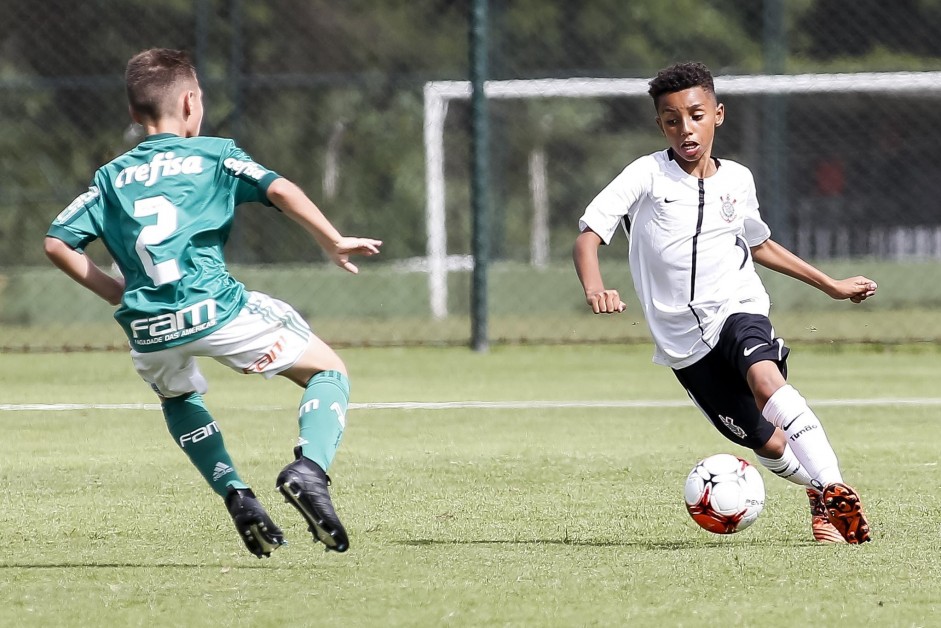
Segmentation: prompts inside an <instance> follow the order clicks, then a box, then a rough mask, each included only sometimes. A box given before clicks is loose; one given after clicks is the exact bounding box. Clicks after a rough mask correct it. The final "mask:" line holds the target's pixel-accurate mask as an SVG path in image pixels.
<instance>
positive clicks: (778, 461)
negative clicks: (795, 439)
mask: <svg viewBox="0 0 941 628" xmlns="http://www.w3.org/2000/svg"><path fill="white" fill-rule="evenodd" d="M755 455H756V456H757V457H758V462H760V463H761V464H762V466H764V467H765V468H766V469H768V470H769V471H771V473H773V474H775V475H776V476H778V477H779V478H783V479H785V480H787V481H788V482H793V483H794V484H800V485H801V486H804V487H807V488H814V486H813V484H812V483H811V477H810V475H809V474H808V473H807V471H805V470H804V467H803V466H801V463H800V460H798V459H797V456H795V455H794V451H793V450H792V449H791V446H790V445H787V444H785V445H784V455H782V456H781V457H780V458H765V457H763V456H758V455H757V454H755Z"/></svg>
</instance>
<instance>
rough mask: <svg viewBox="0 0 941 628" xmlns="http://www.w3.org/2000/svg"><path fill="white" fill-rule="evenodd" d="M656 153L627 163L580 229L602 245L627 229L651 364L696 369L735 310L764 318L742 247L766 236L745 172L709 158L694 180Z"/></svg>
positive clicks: (763, 295) (761, 294) (763, 297)
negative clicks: (708, 171) (711, 169)
mask: <svg viewBox="0 0 941 628" xmlns="http://www.w3.org/2000/svg"><path fill="white" fill-rule="evenodd" d="M670 155H671V153H670V151H669V150H664V151H660V152H657V153H653V154H651V155H647V156H645V157H641V158H639V159H637V160H636V161H634V162H633V163H631V164H630V165H628V166H627V167H626V168H625V169H624V170H623V171H622V172H621V174H619V175H618V176H617V177H616V178H615V179H614V180H613V181H612V182H611V183H610V184H608V186H607V187H605V188H604V189H603V190H602V191H601V192H600V193H599V194H598V196H597V197H595V199H594V200H593V201H592V202H591V204H589V205H588V208H587V209H586V210H585V213H584V215H583V216H582V217H581V219H580V220H579V229H580V230H581V231H584V230H585V229H591V230H592V231H594V232H595V233H596V234H598V236H600V237H601V239H602V240H603V241H604V243H605V244H610V242H611V239H612V238H613V237H614V234H615V231H616V230H617V228H618V225H621V226H622V227H623V228H624V230H625V231H626V233H627V236H628V243H629V251H630V252H629V257H628V260H629V263H630V268H631V276H632V277H633V279H634V289H635V290H636V292H637V298H638V299H639V301H640V304H641V306H642V307H643V310H644V317H645V318H646V321H647V326H648V327H649V328H650V332H651V334H652V335H653V339H654V343H655V344H656V352H655V353H654V362H656V363H657V364H662V365H664V366H670V367H672V368H683V367H685V366H689V365H690V364H693V363H695V362H696V361H697V360H699V359H700V358H702V357H703V356H704V355H706V354H707V353H708V352H709V351H710V350H711V349H712V347H714V346H715V344H716V342H717V341H718V338H719V333H720V332H721V331H722V325H723V324H724V323H725V319H726V318H728V316H729V315H731V314H735V313H738V312H748V313H752V314H763V315H765V316H767V315H768V311H769V308H770V299H769V298H768V293H767V292H766V291H765V288H764V286H763V285H762V283H761V279H760V278H759V277H758V274H757V273H756V272H755V265H754V263H753V262H752V256H751V250H750V247H753V246H757V245H759V244H761V243H762V242H764V241H765V240H767V239H768V238H769V237H770V236H771V230H770V229H769V228H768V225H767V224H765V223H764V221H763V220H762V219H761V216H760V214H759V213H758V197H757V194H756V193H755V182H754V179H753V178H752V174H751V171H749V170H748V168H746V167H745V166H742V165H741V164H738V163H735V162H733V161H729V160H726V159H723V160H722V161H721V162H720V161H718V160H717V163H718V165H719V168H718V171H717V172H716V174H714V175H713V176H711V177H708V178H706V179H698V178H696V177H694V176H692V175H689V174H687V173H686V172H685V171H683V169H682V168H680V166H679V165H678V164H677V163H676V162H675V161H673V160H672V159H671V158H670Z"/></svg>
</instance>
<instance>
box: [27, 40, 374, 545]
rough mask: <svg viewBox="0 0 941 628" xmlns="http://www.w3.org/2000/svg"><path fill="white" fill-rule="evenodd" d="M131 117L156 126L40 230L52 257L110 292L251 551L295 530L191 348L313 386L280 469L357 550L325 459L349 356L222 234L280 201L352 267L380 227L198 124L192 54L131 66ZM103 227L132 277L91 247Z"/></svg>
mask: <svg viewBox="0 0 941 628" xmlns="http://www.w3.org/2000/svg"><path fill="white" fill-rule="evenodd" d="M125 79H126V84H127V95H128V100H129V104H130V113H131V117H132V118H133V119H134V120H135V121H136V122H138V123H139V124H140V125H142V126H143V128H144V130H145V131H146V137H145V138H144V140H143V141H142V142H141V143H140V144H139V145H137V146H136V147H135V148H133V149H131V150H130V151H128V152H126V153H125V154H123V155H121V156H120V157H118V158H116V159H114V160H113V161H111V162H110V163H108V164H105V165H104V166H102V167H101V168H99V169H98V171H97V172H96V173H95V176H94V180H93V181H92V184H91V186H90V187H89V189H88V191H87V192H85V193H84V194H82V195H81V196H79V197H78V198H76V199H75V200H74V201H73V202H72V203H71V204H70V205H69V206H68V207H66V208H65V209H64V210H63V211H62V213H60V214H59V216H58V217H57V218H56V219H55V221H54V222H53V223H52V226H51V227H50V228H49V231H48V233H47V236H46V240H45V250H46V254H47V255H48V257H49V258H50V259H51V260H52V262H53V263H54V264H55V265H56V266H57V267H59V268H60V269H61V270H63V271H64V272H65V273H66V274H68V275H69V276H70V277H72V278H73V279H74V280H75V281H77V282H78V283H80V284H81V285H83V286H85V287H86V288H88V289H89V290H91V291H92V292H94V293H95V294H97V295H98V296H100V297H102V298H103V299H105V300H106V301H108V302H109V303H111V304H112V305H118V306H119V307H118V309H117V311H116V312H115V319H116V320H117V321H118V323H120V325H121V327H122V328H123V329H124V331H125V333H126V334H127V337H128V340H129V344H130V348H131V359H132V361H133V363H134V367H135V369H136V370H137V372H138V373H139V374H140V376H141V377H142V378H143V379H144V380H145V381H146V382H147V383H148V384H150V386H151V387H152V388H153V390H154V391H155V392H156V393H157V395H158V396H159V397H160V401H161V406H162V408H163V414H164V417H165V418H166V422H167V427H168V429H169V431H170V434H171V436H172V437H173V439H174V441H176V443H177V445H178V446H179V447H180V448H182V449H183V451H184V453H186V455H187V456H188V457H189V459H190V460H191V461H192V463H193V464H194V465H195V466H196V468H197V469H198V470H199V472H200V473H201V474H202V475H203V477H204V478H205V479H206V481H207V482H208V483H209V485H210V486H211V487H212V489H213V490H214V491H215V492H216V493H218V494H219V496H221V497H222V498H223V499H224V501H225V504H226V507H227V509H228V511H229V513H230V515H231V516H232V519H233V521H234V522H235V527H236V529H237V530H238V532H239V534H240V535H241V537H242V540H243V541H244V542H245V545H246V547H248V549H249V551H251V552H252V553H253V554H255V555H256V556H258V557H261V556H269V555H270V554H271V552H272V551H274V550H275V549H277V548H278V547H279V546H280V545H282V544H283V543H284V537H283V535H282V533H281V530H280V529H279V528H278V527H277V526H276V525H275V524H274V522H272V521H271V519H270V517H269V516H268V514H267V513H266V512H265V509H264V508H263V507H262V505H261V504H260V503H259V501H258V499H257V498H256V496H255V494H254V493H253V492H252V490H251V489H250V488H249V486H248V485H247V484H246V483H245V482H244V481H243V480H242V478H241V477H240V476H239V474H238V472H237V471H236V469H235V465H234V463H233V462H232V458H231V457H230V455H229V452H228V451H227V449H226V447H225V444H224V442H223V439H222V434H221V432H220V429H219V425H218V423H216V421H215V419H214V418H213V417H212V415H210V413H209V411H208V410H207V409H206V406H205V405H204V404H203V399H202V395H203V394H204V393H205V392H206V390H207V384H206V380H205V379H204V378H203V376H202V374H201V373H200V371H199V368H198V367H197V365H196V360H195V358H196V357H198V356H208V357H211V358H214V359H215V360H217V361H219V362H220V363H222V364H225V365H226V366H229V367H230V368H232V369H234V370H235V371H237V372H239V373H258V374H261V375H262V376H264V377H265V378H270V377H273V376H274V375H281V376H283V377H286V378H288V379H290V380H291V381H293V382H295V383H296V384H298V385H299V386H301V388H303V389H304V393H303V395H302V397H301V401H300V404H299V412H298V422H299V425H300V436H299V439H298V445H297V447H296V448H295V450H294V455H295V460H294V461H293V462H291V463H290V464H288V465H287V466H286V467H284V469H283V470H282V471H281V473H280V474H279V475H278V478H277V480H276V486H277V488H278V490H279V491H280V492H281V493H282V494H283V495H284V497H285V499H286V500H287V501H288V502H289V503H291V504H292V505H293V506H294V507H295V508H296V509H297V510H298V511H299V512H300V514H301V515H302V516H303V517H304V519H305V520H306V521H307V524H308V526H309V528H310V531H311V533H312V534H313V537H314V539H315V541H320V542H321V543H323V544H324V545H325V546H326V548H327V549H328V550H333V551H337V552H344V551H346V550H347V549H348V548H349V539H348V537H347V533H346V531H345V529H344V527H343V525H342V524H341V523H340V520H339V518H338V517H337V514H336V512H335V510H334V507H333V504H332V501H331V499H330V494H329V492H328V489H327V486H328V484H329V478H328V476H327V475H326V471H327V469H328V468H329V466H330V463H331V462H332V461H333V458H334V455H335V454H336V450H337V447H338V445H339V443H340V438H341V436H342V435H343V430H344V427H345V424H346V410H347V405H348V402H349V380H348V379H347V372H346V367H345V365H344V364H343V361H342V360H341V359H340V357H339V356H338V355H337V354H336V353H335V352H334V351H333V350H332V349H331V348H330V347H329V346H328V345H327V344H326V343H325V342H324V341H323V340H321V339H320V338H318V337H317V336H316V335H314V334H313V333H312V332H311V330H310V328H309V327H308V325H307V323H306V322H305V321H304V320H303V319H302V318H301V317H300V316H299V315H298V313H297V312H296V311H294V309H293V308H292V307H291V306H290V305H288V304H286V303H284V302H282V301H279V300H277V299H274V298H272V297H270V296H268V295H265V294H262V293H260V292H251V291H249V290H247V289H246V288H245V286H243V285H242V284H241V283H239V282H238V281H236V280H235V279H234V278H233V277H232V276H231V275H230V274H229V272H228V271H227V269H226V265H225V259H224V257H223V246H224V245H225V242H226V240H227V239H228V236H229V231H230V229H231V227H232V221H233V217H234V210H235V207H236V206H237V205H239V204H241V203H246V202H251V201H257V202H260V203H263V204H265V205H269V206H274V207H276V208H277V209H279V210H281V211H282V212H284V214H286V215H287V216H288V217H289V218H291V219H292V220H294V221H295V222H296V223H297V224H299V225H300V226H301V227H303V228H304V229H305V230H307V231H308V232H309V233H310V234H311V236H313V238H314V240H315V241H316V242H317V243H318V244H319V245H320V246H321V247H322V248H323V249H324V251H325V252H326V253H327V255H329V257H330V259H331V260H333V262H335V263H336V264H337V265H338V266H340V267H341V268H343V269H345V270H347V271H349V272H351V273H356V272H358V270H357V268H356V266H355V265H354V264H353V263H352V262H351V261H350V256H351V255H353V254H357V255H366V256H369V255H375V254H377V253H378V252H379V247H380V245H381V244H382V243H381V241H379V240H373V239H369V238H354V237H345V236H343V235H341V234H340V233H339V232H338V231H337V230H336V229H335V228H334V227H333V225H332V224H331V223H330V222H329V220H327V218H326V217H325V216H324V215H323V214H322V213H321V211H320V210H319V209H318V208H317V206H316V205H315V204H314V203H313V202H312V201H311V200H310V199H309V198H308V197H307V196H306V195H305V194H304V192H303V191H302V190H301V189H300V188H298V187H297V186H296V185H294V184H293V183H291V182H290V181H288V180H287V179H285V178H284V177H281V176H279V175H278V174H277V173H275V172H273V171H271V170H269V169H267V168H265V167H263V166H261V165H260V164H258V163H256V162H255V161H254V160H253V159H252V158H251V157H250V156H249V155H248V154H246V153H245V152H244V151H242V150H241V149H240V148H239V147H238V146H236V144H235V143H234V142H233V141H232V140H228V139H222V138H216V137H198V135H199V129H200V125H201V123H202V117H203V104H202V92H201V90H200V86H199V82H198V80H197V76H196V72H195V69H194V68H193V65H192V62H191V61H190V59H189V57H188V55H187V54H186V53H185V52H182V51H178V50H168V49H151V50H146V51H144V52H141V53H139V54H137V55H135V56H134V57H133V58H132V59H131V60H130V61H129V62H128V64H127V70H126V74H125ZM98 238H101V239H102V241H103V242H104V244H105V246H106V247H107V249H108V251H109V252H110V253H111V255H112V257H113V258H114V261H115V262H116V263H117V265H118V268H120V270H121V275H122V277H118V278H112V277H111V276H109V275H108V274H106V273H105V272H103V271H102V270H101V269H100V268H98V267H97V266H96V265H95V264H94V262H92V261H91V260H90V259H89V258H88V256H86V255H85V254H84V252H83V250H84V248H85V246H87V245H88V243H90V242H91V241H93V240H95V239H98Z"/></svg>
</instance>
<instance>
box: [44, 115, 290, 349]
mask: <svg viewBox="0 0 941 628" xmlns="http://www.w3.org/2000/svg"><path fill="white" fill-rule="evenodd" d="M278 176H279V175H278V174H277V173H275V172H273V171H271V170H268V169H267V168H264V167H262V166H260V165H258V164H257V163H255V162H254V161H253V160H252V158H251V157H249V156H248V154H247V153H245V151H243V150H241V149H240V148H239V147H238V146H236V145H235V142H233V141H232V140H228V139H222V138H216V137H192V138H183V137H179V136H177V135H172V134H169V133H164V134H160V135H152V136H150V137H148V138H146V139H145V140H144V141H143V142H141V143H140V144H139V145H138V146H136V147H135V148H133V149H132V150H130V151H128V152H126V153H124V154H123V155H121V156H120V157H118V158H117V159H115V160H114V161H112V162H110V163H108V164H106V165H104V166H102V167H101V168H99V169H98V171H97V172H96V173H95V178H94V180H93V181H92V184H91V186H90V187H89V188H88V191H87V192H86V193H84V194H82V195H81V196H79V197H78V198H76V199H75V200H74V201H72V203H71V204H70V205H69V206H68V207H66V208H65V209H64V210H63V211H62V213H60V214H59V215H58V217H56V219H55V220H54V221H53V223H52V226H51V227H50V228H49V231H48V233H47V235H49V236H52V237H54V238H58V239H60V240H62V241H63V242H65V243H66V244H68V245H69V246H71V247H73V248H75V249H77V250H79V251H81V250H83V249H84V247H85V246H87V245H88V243H90V242H92V241H93V240H95V239H97V238H101V239H102V241H103V242H104V245H105V247H107V249H108V251H109V252H110V253H111V256H112V257H113V258H114V260H115V262H116V263H117V265H118V267H119V268H120V269H121V273H122V274H123V275H124V281H125V286H126V287H125V291H124V296H123V298H122V301H121V306H120V307H119V308H118V310H117V311H116V312H115V314H114V317H115V319H116V320H117V321H118V323H120V324H121V327H123V328H124V332H125V333H126V334H127V337H128V339H129V340H130V342H131V346H132V347H133V348H134V349H136V350H137V351H141V352H147V351H157V350H159V349H164V348H167V347H172V346H175V345H179V344H183V343H185V342H190V341H192V340H195V339H197V338H200V337H202V336H205V335H207V334H209V333H212V332H213V331H215V330H216V329H219V328H220V327H221V326H222V325H224V324H225V323H226V322H228V321H229V320H231V319H232V318H233V317H234V316H235V315H236V314H238V312H239V310H240V309H241V308H242V306H243V305H244V304H245V301H246V298H247V297H246V294H245V287H244V286H243V285H242V284H241V283H239V282H238V281H236V280H235V279H234V278H233V277H232V276H231V275H230V274H229V272H228V270H226V266H225V259H224V257H223V253H222V248H223V246H224V245H225V242H226V240H227V239H228V237H229V231H230V229H231V228H232V220H233V218H234V215H235V206H236V205H239V204H240V203H245V202H249V201H258V202H261V203H264V204H266V205H271V203H270V201H268V195H267V191H268V186H269V185H271V182H272V181H274V180H275V179H277V178H278Z"/></svg>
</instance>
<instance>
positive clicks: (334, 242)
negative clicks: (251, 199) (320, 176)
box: [268, 178, 382, 274]
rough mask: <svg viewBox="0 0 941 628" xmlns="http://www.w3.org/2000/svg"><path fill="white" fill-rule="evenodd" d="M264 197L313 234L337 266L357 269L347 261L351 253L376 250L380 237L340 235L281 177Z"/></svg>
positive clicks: (298, 189)
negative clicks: (375, 238) (376, 238)
mask: <svg viewBox="0 0 941 628" xmlns="http://www.w3.org/2000/svg"><path fill="white" fill-rule="evenodd" d="M268 200H269V201H271V202H272V203H273V204H274V206H275V207H277V208H278V209H280V210H281V211H283V212H284V213H285V214H287V215H288V217H290V218H291V220H293V221H294V222H296V223H297V224H299V225H301V226H302V227H304V229H305V230H307V232H308V233H310V234H311V235H312V236H314V239H315V240H316V241H317V244H319V245H320V246H321V247H322V248H323V250H324V251H326V253H327V255H329V256H330V259H331V260H333V262H334V263H335V264H336V265H337V266H339V267H340V268H343V269H345V270H347V271H349V272H351V273H354V274H355V273H358V272H359V269H358V268H356V265H355V264H353V263H352V262H350V255H351V254H354V253H355V254H357V255H366V256H369V255H376V254H377V253H379V246H380V245H381V244H382V240H373V239H371V238H349V237H345V236H342V235H340V232H339V231H337V230H336V228H335V227H334V226H333V225H332V224H330V221H329V220H327V217H326V216H324V215H323V212H321V211H320V209H319V208H318V207H317V206H316V205H315V204H314V202H313V201H312V200H310V198H308V197H307V194H305V193H304V191H303V190H301V189H300V188H299V187H297V185H295V184H294V183H292V182H291V181H289V180H287V179H285V178H280V179H276V180H275V181H273V182H272V183H271V185H270V186H269V187H268Z"/></svg>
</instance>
